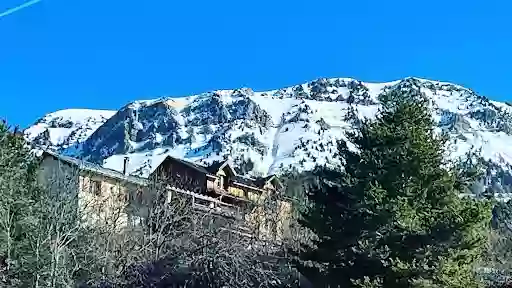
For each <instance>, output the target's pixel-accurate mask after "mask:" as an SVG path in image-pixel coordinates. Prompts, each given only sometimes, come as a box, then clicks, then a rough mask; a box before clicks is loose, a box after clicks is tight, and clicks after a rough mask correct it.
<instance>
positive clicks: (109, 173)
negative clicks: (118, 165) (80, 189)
mask: <svg viewBox="0 0 512 288" xmlns="http://www.w3.org/2000/svg"><path fill="white" fill-rule="evenodd" d="M42 157H43V158H44V157H53V158H54V159H56V160H59V161H62V162H65V163H67V164H69V165H72V166H75V167H77V168H78V169H80V170H83V171H89V172H93V173H97V174H100V175H103V176H106V177H110V178H114V179H118V180H123V181H127V182H130V183H134V184H138V185H146V184H147V180H146V179H144V178H141V177H137V176H131V175H125V174H123V173H121V172H119V171H116V170H112V169H108V168H104V167H102V166H100V165H98V164H95V163H91V162H87V161H84V160H80V159H76V158H73V157H69V156H65V155H61V154H58V153H55V152H52V151H43V154H42Z"/></svg>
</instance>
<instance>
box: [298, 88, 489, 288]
mask: <svg viewBox="0 0 512 288" xmlns="http://www.w3.org/2000/svg"><path fill="white" fill-rule="evenodd" d="M380 100H381V102H382V103H383V107H382V109H381V111H380V113H379V114H378V116H377V118H376V119H375V120H374V121H363V122H362V123H361V125H360V126H359V128H358V131H357V132H355V133H350V134H349V135H348V140H349V141H350V142H351V143H353V144H354V145H355V148H356V151H353V150H350V149H349V148H348V145H347V143H346V142H340V143H339V146H338V154H339V155H338V156H340V159H342V162H343V167H344V169H343V171H332V170H329V169H326V168H318V169H317V170H316V171H315V175H317V177H318V181H317V183H316V184H314V185H312V186H311V188H310V189H309V191H308V192H309V193H308V195H309V200H310V202H311V203H313V205H312V206H311V208H310V209H308V210H307V211H306V212H305V213H303V219H302V222H301V224H302V225H303V226H304V227H306V228H309V229H311V230H312V232H313V233H314V234H315V235H316V236H317V238H318V239H316V240H315V241H314V243H313V245H304V247H303V249H302V251H299V252H298V253H297V255H298V258H299V259H298V261H297V263H296V264H297V266H298V269H299V271H300V272H301V273H303V274H304V275H305V276H306V277H308V278H309V279H310V280H311V281H313V282H314V283H315V284H316V286H315V287H317V286H318V287H393V288H395V287H478V283H477V282H476V280H475V277H474V272H473V271H474V264H475V263H476V262H477V261H478V260H479V257H480V255H481V252H482V249H483V248H484V245H485V242H486V239H487V238H486V237H487V231H488V227H487V226H488V224H489V220H490V205H489V203H487V202H485V201H477V200H472V199H470V198H467V197H459V196H460V194H461V193H466V192H467V191H468V187H469V185H470V184H471V183H472V181H474V180H475V179H476V177H477V176H478V173H477V169H469V170H463V171H461V170H460V169H458V168H460V165H451V166H450V165H449V164H450V163H447V162H446V161H445V160H444V159H445V157H444V156H445V155H444V148H445V144H446V140H447V138H446V137H442V136H437V135H436V134H435V133H434V128H433V127H434V122H433V119H432V117H431V114H430V110H429V103H428V99H427V98H426V97H425V96H424V95H423V94H420V93H414V92H409V93H407V92H401V91H392V92H388V93H386V94H383V95H381V99H380ZM449 167H453V168H449Z"/></svg>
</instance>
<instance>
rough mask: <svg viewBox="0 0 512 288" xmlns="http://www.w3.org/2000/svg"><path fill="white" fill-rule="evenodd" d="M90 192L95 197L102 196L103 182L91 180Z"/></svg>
mask: <svg viewBox="0 0 512 288" xmlns="http://www.w3.org/2000/svg"><path fill="white" fill-rule="evenodd" d="M89 188H90V192H91V193H92V194H94V195H97V196H99V195H101V181H98V180H91V187H89Z"/></svg>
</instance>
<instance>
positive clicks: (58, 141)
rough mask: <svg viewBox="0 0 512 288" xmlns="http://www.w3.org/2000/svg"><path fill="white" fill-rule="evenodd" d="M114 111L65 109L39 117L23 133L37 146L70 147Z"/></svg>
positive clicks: (57, 148)
mask: <svg viewBox="0 0 512 288" xmlns="http://www.w3.org/2000/svg"><path fill="white" fill-rule="evenodd" d="M114 114H115V111H108V110H89V109H66V110H60V111H57V112H54V113H50V114H48V115H46V116H44V117H43V118H41V119H39V120H38V121H37V122H36V123H35V124H34V125H32V126H31V127H29V128H27V129H26V130H25V131H24V133H25V137H26V139H28V140H29V141H31V142H33V143H34V144H37V145H38V146H42V147H48V148H50V149H54V150H61V149H65V148H70V147H72V146H74V145H77V144H79V143H81V142H83V141H85V140H86V139H87V138H88V137H89V136H91V135H92V133H94V131H95V130H96V129H97V128H98V127H100V126H101V125H102V124H103V123H105V121H107V119H108V118H110V117H112V115H114Z"/></svg>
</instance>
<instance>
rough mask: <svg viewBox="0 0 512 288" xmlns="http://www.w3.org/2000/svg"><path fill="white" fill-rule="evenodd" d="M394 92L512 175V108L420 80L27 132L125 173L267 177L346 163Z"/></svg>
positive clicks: (49, 121) (146, 109)
mask: <svg viewBox="0 0 512 288" xmlns="http://www.w3.org/2000/svg"><path fill="white" fill-rule="evenodd" d="M392 90H395V91H400V92H404V93H405V92H413V91H414V93H422V94H423V95H425V96H427V97H428V98H429V99H431V100H432V103H433V106H432V108H433V113H434V114H433V116H434V119H435V120H436V122H437V124H436V125H437V127H436V129H437V130H438V131H439V132H446V133H448V134H449V135H450V139H451V141H450V144H449V147H448V149H449V151H450V152H451V154H450V157H452V158H457V157H459V156H462V155H464V154H465V153H466V152H467V151H469V150H470V149H473V148H481V149H482V156H483V159H486V161H487V160H488V161H491V162H493V163H497V164H496V165H498V166H500V167H503V169H509V168H507V167H509V166H510V165H511V164H512V148H510V147H511V146H510V145H509V144H508V143H512V136H511V135H512V117H511V115H512V107H511V106H508V105H506V104H505V103H500V102H497V101H491V100H489V99H488V98H486V97H484V96H481V95H478V94H476V93H475V92H473V91H472V90H470V89H467V88H464V87H462V86H460V85H456V84H452V83H446V82H440V81H432V80H428V79H422V78H417V77H407V78H404V79H401V80H396V81H390V82H386V83H368V82H363V81H359V80H356V79H352V78H318V79H315V80H312V81H309V82H306V83H302V84H298V85H294V86H289V87H284V88H278V89H274V90H269V91H253V90H252V89H250V88H239V89H232V90H215V91H211V92H205V93H201V94H198V95H191V96H187V97H161V98H157V99H153V100H140V101H134V102H132V103H130V104H128V105H126V106H124V107H123V108H121V109H120V110H119V111H95V110H80V112H79V113H78V112H77V111H76V110H64V111H58V112H55V113H51V114H48V115H46V116H45V117H43V118H42V120H41V121H38V122H37V123H36V124H34V126H32V127H30V128H29V129H27V130H26V131H25V132H26V135H27V139H29V140H30V141H33V142H34V143H35V144H37V145H41V144H44V143H46V144H48V143H50V145H51V146H52V147H53V148H54V149H57V150H60V151H61V152H63V153H67V154H70V155H74V156H76V157H82V158H85V159H88V160H90V161H94V162H97V163H99V164H103V165H105V166H107V167H109V168H113V169H117V170H121V169H122V159H123V158H124V157H125V156H127V157H129V158H130V163H132V164H131V167H133V169H132V172H134V173H135V171H142V170H144V169H142V167H143V166H144V165H146V166H147V165H149V164H148V163H152V162H155V161H156V160H157V159H159V157H162V155H170V156H173V157H177V158H182V159H186V160H189V161H193V162H197V163H199V164H208V163H211V162H213V161H220V160H225V159H231V161H233V163H234V165H235V167H236V168H237V169H238V171H239V172H241V173H242V174H246V175H263V174H267V173H274V172H280V171H284V170H286V169H291V168H297V169H298V170H305V169H311V168H313V166H314V165H316V164H327V165H339V160H336V159H334V157H332V155H333V152H334V151H335V149H336V141H337V140H339V139H344V133H345V132H346V131H351V130H353V129H356V128H357V127H358V125H359V124H360V123H361V121H362V120H363V119H364V118H373V117H375V115H376V113H378V110H379V107H380V103H379V95H381V94H382V93H386V92H387V91H392ZM71 116H72V117H71ZM120 159H121V160H120ZM137 163H139V166H137Z"/></svg>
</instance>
